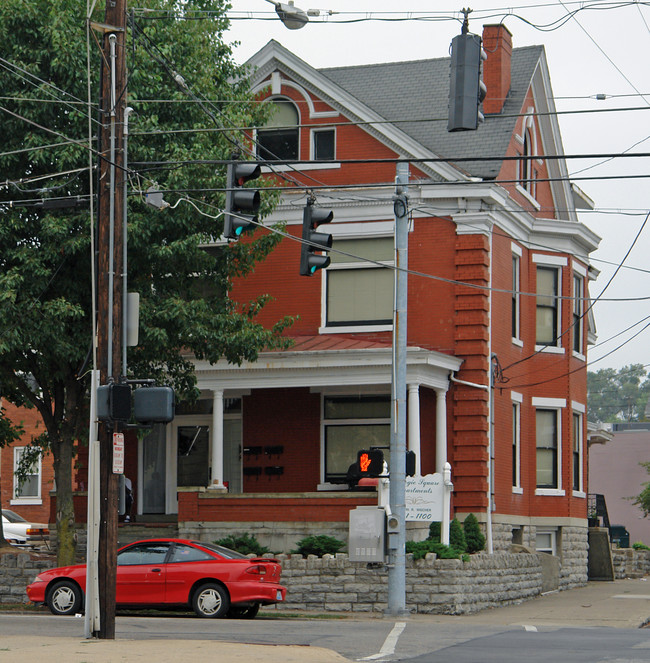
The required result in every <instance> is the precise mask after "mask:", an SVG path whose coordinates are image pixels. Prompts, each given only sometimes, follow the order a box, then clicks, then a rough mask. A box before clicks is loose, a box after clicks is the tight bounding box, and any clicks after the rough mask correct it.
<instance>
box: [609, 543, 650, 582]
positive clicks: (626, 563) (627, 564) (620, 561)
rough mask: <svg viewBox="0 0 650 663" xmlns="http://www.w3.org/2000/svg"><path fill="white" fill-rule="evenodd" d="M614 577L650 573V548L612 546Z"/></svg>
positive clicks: (629, 576)
mask: <svg viewBox="0 0 650 663" xmlns="http://www.w3.org/2000/svg"><path fill="white" fill-rule="evenodd" d="M612 562H613V563H614V577H615V578H616V579H617V580H620V579H622V578H642V577H643V576H645V575H648V574H650V550H634V548H612Z"/></svg>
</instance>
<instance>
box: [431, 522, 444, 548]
mask: <svg viewBox="0 0 650 663" xmlns="http://www.w3.org/2000/svg"><path fill="white" fill-rule="evenodd" d="M440 528H441V523H437V522H435V521H434V522H432V523H431V524H430V525H429V539H430V540H431V541H437V542H438V543H440V531H441V530H440Z"/></svg>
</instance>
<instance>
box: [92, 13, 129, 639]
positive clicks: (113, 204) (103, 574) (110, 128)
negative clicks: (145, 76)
mask: <svg viewBox="0 0 650 663" xmlns="http://www.w3.org/2000/svg"><path fill="white" fill-rule="evenodd" d="M94 27H99V29H101V30H102V31H103V32H104V40H103V46H102V56H101V100H100V113H101V134H100V151H101V155H100V158H99V187H98V220H97V252H98V259H97V263H98V267H97V281H98V282H97V302H98V306H97V355H98V361H99V371H100V382H101V384H102V385H106V384H109V383H111V382H116V383H117V382H119V380H120V377H121V375H122V371H123V367H122V365H121V362H122V353H121V341H122V310H123V305H124V302H123V301H122V299H123V298H122V278H123V277H124V275H123V260H122V247H123V240H122V232H123V220H124V206H123V193H124V187H125V185H126V173H125V170H124V153H123V149H122V146H123V130H124V108H125V106H126V48H125V46H126V0H106V14H105V25H101V26H96V25H95V26H94ZM116 432H119V430H118V427H117V426H116V425H112V424H111V425H109V424H107V423H103V424H100V426H99V448H100V454H99V456H100V469H99V475H100V482H99V483H100V489H99V491H100V505H99V518H100V522H99V546H98V548H99V553H98V560H97V569H98V589H99V615H100V624H99V631H96V632H94V633H93V635H94V636H95V637H98V638H103V639H114V638H115V578H116V570H117V557H116V551H117V519H118V475H117V474H116V473H114V467H113V444H114V433H116Z"/></svg>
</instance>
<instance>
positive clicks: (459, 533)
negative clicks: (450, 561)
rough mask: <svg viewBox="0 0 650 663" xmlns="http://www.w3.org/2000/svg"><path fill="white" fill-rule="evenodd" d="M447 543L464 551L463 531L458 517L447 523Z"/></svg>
mask: <svg viewBox="0 0 650 663" xmlns="http://www.w3.org/2000/svg"><path fill="white" fill-rule="evenodd" d="M449 545H450V547H451V548H454V549H455V550H459V551H460V552H465V551H466V550H467V543H466V541H465V532H464V531H463V526H462V525H461V524H460V521H459V520H458V518H454V519H453V520H452V521H451V523H450V524H449Z"/></svg>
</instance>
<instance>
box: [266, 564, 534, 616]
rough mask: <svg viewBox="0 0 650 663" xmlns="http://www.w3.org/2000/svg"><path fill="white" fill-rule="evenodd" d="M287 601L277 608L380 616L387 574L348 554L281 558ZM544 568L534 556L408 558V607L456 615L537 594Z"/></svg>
mask: <svg viewBox="0 0 650 663" xmlns="http://www.w3.org/2000/svg"><path fill="white" fill-rule="evenodd" d="M278 558H279V559H280V560H281V561H282V582H283V584H285V585H286V586H287V589H288V591H287V601H286V602H285V603H284V604H282V605H281V606H278V610H305V611H311V610H314V611H320V612H326V611H346V612H384V611H385V610H386V607H387V593H388V571H387V569H386V568H385V567H384V566H377V567H375V568H373V565H370V564H362V563H357V562H350V560H349V559H348V556H347V554H345V553H339V554H337V555H335V556H331V555H326V556H325V557H323V558H318V557H315V556H313V555H310V556H308V557H307V558H306V559H304V558H303V557H302V556H301V555H290V556H286V555H280V556H279V557H278ZM541 587H542V567H541V564H540V562H539V559H538V556H537V555H536V554H533V555H527V554H509V553H497V554H494V555H487V554H478V555H472V556H470V559H469V561H467V562H463V561H461V560H459V559H436V558H435V555H433V554H429V555H427V557H426V559H421V560H417V561H413V558H412V555H407V556H406V607H407V610H409V611H412V612H417V613H431V614H447V615H460V614H467V613H471V612H476V611H478V610H483V609H484V608H490V607H495V606H502V605H508V604H511V603H519V602H521V601H525V600H527V599H531V598H533V597H535V596H537V595H538V594H539V593H540V592H541Z"/></svg>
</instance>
